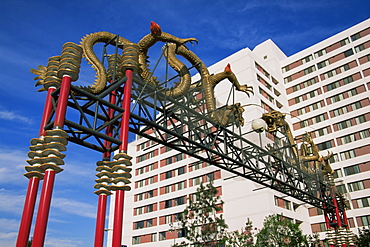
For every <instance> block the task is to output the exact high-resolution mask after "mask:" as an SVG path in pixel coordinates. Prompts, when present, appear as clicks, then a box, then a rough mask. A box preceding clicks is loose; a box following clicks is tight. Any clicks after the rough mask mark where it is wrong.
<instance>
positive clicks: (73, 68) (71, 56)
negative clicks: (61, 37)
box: [57, 42, 82, 81]
mask: <svg viewBox="0 0 370 247" xmlns="http://www.w3.org/2000/svg"><path fill="white" fill-rule="evenodd" d="M81 58H82V48H81V46H79V45H77V44H75V43H73V42H67V43H65V44H64V45H63V49H62V55H61V58H60V64H59V67H58V74H57V75H58V77H59V78H62V77H63V76H64V75H68V76H70V77H71V79H72V81H77V80H78V74H79V72H80V66H81Z"/></svg>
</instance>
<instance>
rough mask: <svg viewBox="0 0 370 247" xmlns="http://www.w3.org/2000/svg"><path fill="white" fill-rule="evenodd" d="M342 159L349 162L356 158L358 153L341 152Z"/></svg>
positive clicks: (351, 151) (352, 151) (350, 151)
mask: <svg viewBox="0 0 370 247" xmlns="http://www.w3.org/2000/svg"><path fill="white" fill-rule="evenodd" d="M340 157H341V159H342V160H348V159H352V158H354V157H356V153H355V150H353V149H352V150H348V151H345V152H340Z"/></svg>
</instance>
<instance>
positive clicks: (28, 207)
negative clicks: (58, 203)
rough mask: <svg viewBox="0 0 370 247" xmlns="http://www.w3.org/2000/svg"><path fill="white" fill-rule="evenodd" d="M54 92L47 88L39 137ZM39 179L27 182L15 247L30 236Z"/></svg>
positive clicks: (51, 107) (21, 244) (25, 242)
mask: <svg viewBox="0 0 370 247" xmlns="http://www.w3.org/2000/svg"><path fill="white" fill-rule="evenodd" d="M54 91H55V87H49V88H48V92H47V95H46V99H45V105H44V112H43V114H42V119H41V124H40V130H39V137H43V136H45V130H44V128H45V125H46V123H47V121H48V119H49V118H50V114H51V112H52V110H53V104H52V101H51V98H52V97H51V94H52V93H53V92H54ZM39 183H40V178H39V177H36V176H34V177H31V178H30V180H29V182H28V189H27V194H26V199H25V203H24V207H23V213H22V219H21V223H20V226H19V233H18V238H17V243H16V247H26V246H27V243H28V239H29V236H30V231H31V225H32V218H33V212H34V210H35V204H36V198H37V191H38V188H39Z"/></svg>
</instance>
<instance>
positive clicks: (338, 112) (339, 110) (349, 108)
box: [331, 101, 362, 117]
mask: <svg viewBox="0 0 370 247" xmlns="http://www.w3.org/2000/svg"><path fill="white" fill-rule="evenodd" d="M360 108H362V104H361V101H356V102H353V103H351V104H349V105H345V106H342V107H339V108H337V109H334V110H332V111H331V116H332V117H338V116H340V115H343V114H345V113H348V112H351V111H354V110H357V109H360Z"/></svg>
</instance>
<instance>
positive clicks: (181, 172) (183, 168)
mask: <svg viewBox="0 0 370 247" xmlns="http://www.w3.org/2000/svg"><path fill="white" fill-rule="evenodd" d="M184 173H185V166H182V167H180V168H178V169H177V175H182V174H184Z"/></svg>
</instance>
